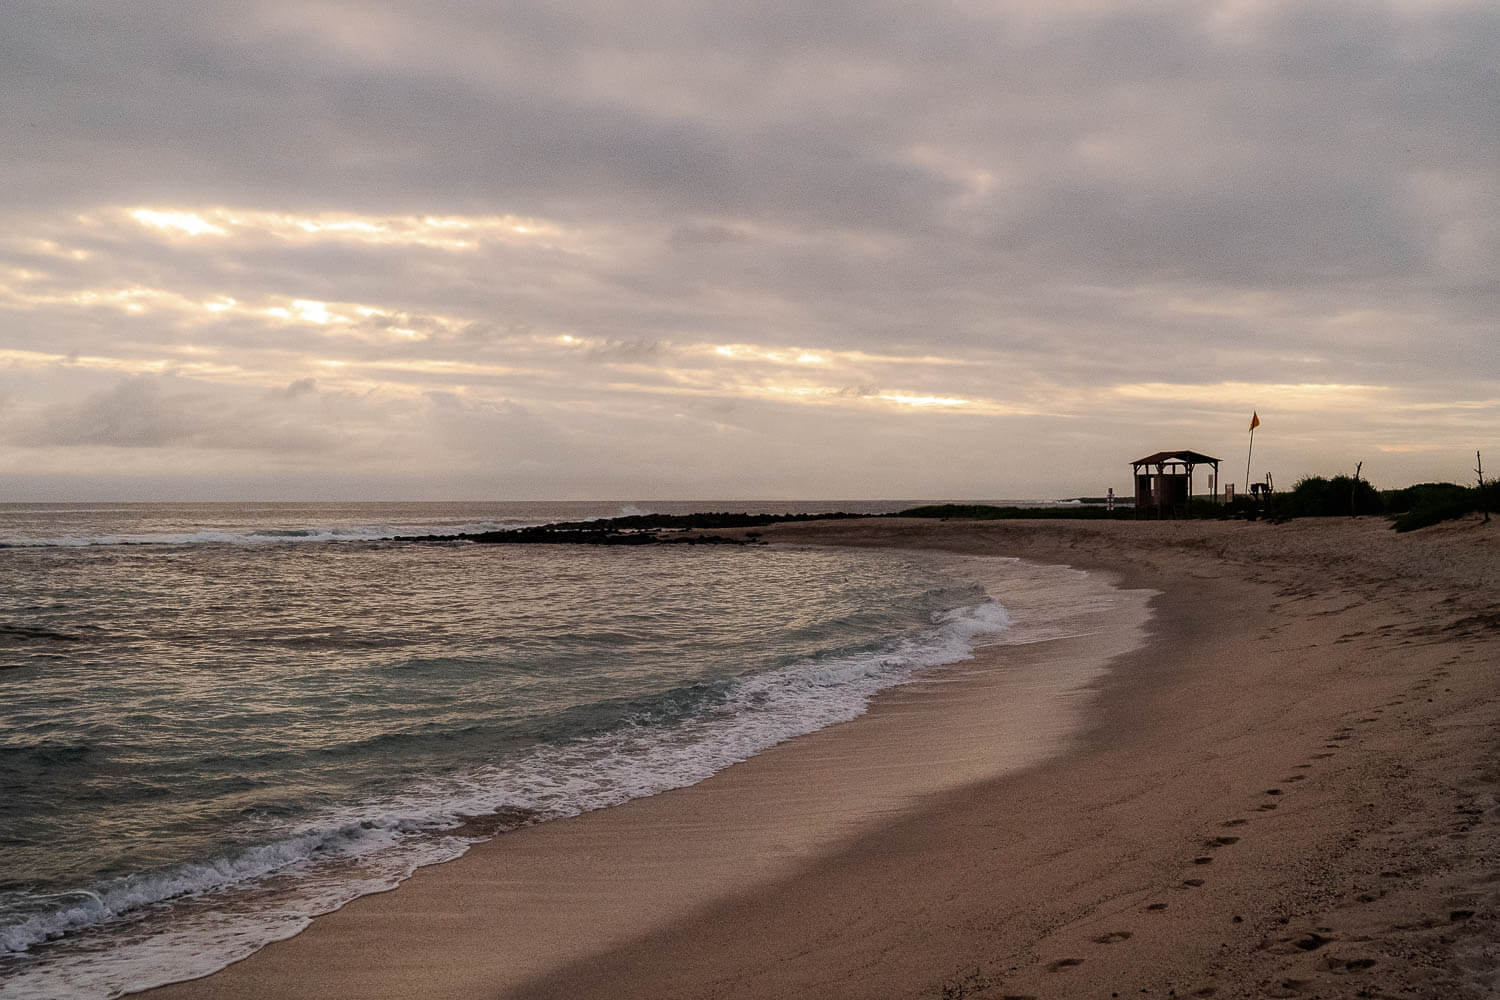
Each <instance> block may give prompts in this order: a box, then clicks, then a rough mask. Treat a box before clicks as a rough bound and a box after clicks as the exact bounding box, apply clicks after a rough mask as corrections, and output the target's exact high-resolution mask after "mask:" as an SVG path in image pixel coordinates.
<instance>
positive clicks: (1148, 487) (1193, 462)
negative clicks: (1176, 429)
mask: <svg viewBox="0 0 1500 1000" xmlns="http://www.w3.org/2000/svg"><path fill="white" fill-rule="evenodd" d="M1130 464H1131V467H1132V468H1134V469H1135V509H1136V512H1137V513H1140V512H1141V511H1149V512H1152V513H1154V514H1155V515H1156V516H1157V517H1164V516H1168V515H1171V516H1177V515H1180V514H1186V513H1187V506H1188V501H1189V500H1191V499H1192V497H1193V468H1194V466H1198V465H1208V466H1212V467H1213V470H1214V471H1213V477H1214V484H1215V486H1216V487H1217V484H1218V481H1219V460H1218V459H1217V458H1214V457H1212V456H1210V455H1203V454H1200V453H1199V452H1196V451H1159V452H1157V453H1156V454H1154V455H1147V456H1146V457H1145V458H1138V459H1136V460H1135V461H1134V462H1131V463H1130Z"/></svg>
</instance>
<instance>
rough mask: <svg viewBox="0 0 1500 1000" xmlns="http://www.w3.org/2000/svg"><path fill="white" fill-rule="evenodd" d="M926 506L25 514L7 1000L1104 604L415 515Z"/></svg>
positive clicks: (11, 601) (306, 904)
mask: <svg viewBox="0 0 1500 1000" xmlns="http://www.w3.org/2000/svg"><path fill="white" fill-rule="evenodd" d="M906 506H910V503H909V502H904V501H889V502H846V503H831V504H830V503H762V504H748V505H747V504H745V503H743V502H739V503H728V502H710V501H705V502H694V503H689V502H672V503H646V502H636V503H618V502H615V503H453V504H443V503H422V504H383V503H344V504H330V503H304V504H272V503H256V504H104V503H95V504H9V505H0V694H3V698H0V997H4V998H7V1000H9V998H18V1000H19V998H54V997H63V996H67V997H78V998H96V997H97V998H107V997H113V996H118V995H121V994H122V993H127V992H133V991H136V990H140V989H145V988H148V987H150V986H153V985H159V984H161V983H165V982H171V981H176V980H180V979H184V978H191V977H194V976H198V975H203V974H206V973H208V972H210V971H213V970H215V969H218V968H221V967H223V966H224V965H226V964H228V963H230V962H232V961H234V960H237V959H239V958H242V957H244V956H245V955H247V954H250V953H251V952H253V951H255V950H257V949H258V948H260V947H262V946H264V945H265V944H266V943H268V942H270V941H274V940H277V939H280V938H284V937H287V936H289V935H291V934H295V933H296V932H297V931H298V930H300V929H301V928H303V927H304V926H306V924H307V923H308V921H309V920H310V919H311V917H312V916H313V915H315V914H317V913H320V912H326V911H329V910H332V909H336V908H337V907H339V906H341V905H343V904H344V903H346V902H348V901H349V900H351V899H354V898H356V897H358V896H360V895H364V894H367V893H370V892H376V891H381V890H384V889H387V888H389V887H391V886H392V885H394V884H396V883H398V882H400V881H401V880H402V879H404V878H406V877H407V876H408V875H410V874H411V872H412V871H413V870H415V869H416V868H417V867H420V866H422V865H426V864H432V863H436V862H441V861H444V860H449V859H452V858H455V857H457V856H459V855H460V854H462V853H463V852H464V851H465V850H466V849H467V847H468V846H469V845H471V844H473V843H475V842H476V841H479V840H484V839H488V838H491V837H493V836H496V835H497V834H501V833H503V831H505V830H507V829H512V828H515V827H518V826H521V825H526V824H532V823H540V822H546V821H549V820H553V819H557V818H561V817H566V816H571V815H575V814H578V813H581V812H584V811H588V810H592V809H598V808H602V807H607V806H610V805H614V804H618V803H621V802H625V801H627V800H630V799H633V798H638V797H641V796H646V795H652V794H655V793H658V792H661V791H664V790H667V789H671V788H676V787H681V786H685V785H690V784H693V783H695V782H698V781H701V780H703V779H704V778H706V777H708V776H710V775H712V774H713V773H715V772H717V771H719V770H721V769H723V768H724V767H727V766H729V765H731V764H733V763H734V762H736V761H740V760H743V759H745V758H747V757H749V756H751V755H753V754H755V753H757V752H759V751H761V750H764V749H766V748H768V747H771V746H774V745H775V744H777V743H779V742H782V741H784V740H786V739H789V738H792V737H794V736H798V735H801V734H805V733H808V732H812V731H814V730H817V729H820V728H823V727H825V726H828V725H832V724H835V723H838V722H843V721H847V720H849V719H852V718H854V717H856V716H857V715H859V714H861V713H862V712H863V711H864V710H865V707H866V706H867V705H868V703H869V701H870V699H871V698H872V697H873V696H874V695H875V694H877V693H878V692H879V691H881V690H883V689H885V688H888V687H891V686H893V685H897V684H902V683H905V682H907V681H910V680H911V679H913V678H914V677H917V676H919V675H920V673H921V672H922V671H923V670H926V669H928V668H932V667H935V666H939V665H942V664H949V663H955V662H959V661H962V660H965V659H967V658H969V657H970V656H971V655H972V652H973V649H974V648H975V646H976V645H977V644H983V643H991V642H1001V641H1009V642H1015V641H1032V640H1034V639H1036V638H1039V637H1045V635H1046V634H1048V633H1047V629H1049V628H1064V629H1065V628H1067V627H1070V626H1068V625H1067V622H1068V621H1070V620H1071V617H1070V616H1072V615H1074V613H1075V612H1077V611H1078V610H1079V607H1081V605H1079V607H1071V610H1070V609H1069V608H1061V604H1066V603H1067V602H1068V601H1072V602H1073V604H1074V605H1078V604H1079V602H1080V601H1085V600H1097V599H1098V595H1097V594H1096V593H1095V592H1094V591H1089V594H1091V595H1093V596H1091V597H1089V596H1086V595H1085V596H1080V595H1081V594H1082V592H1081V591H1080V592H1078V593H1076V594H1073V596H1071V597H1068V596H1066V595H1065V593H1064V591H1066V588H1065V587H1060V585H1057V584H1056V583H1055V581H1054V582H1053V583H1046V584H1045V585H1039V584H1038V582H1037V578H1036V577H1035V576H1034V575H1033V576H1030V577H1026V576H1025V575H1024V574H1022V575H1018V576H1017V577H1016V583H1015V590H1014V595H1013V596H1014V598H1015V599H1014V600H1013V601H1011V600H1009V599H1008V596H1007V594H1006V593H995V592H993V591H994V590H995V589H996V587H995V585H994V584H993V582H991V583H990V584H989V585H988V589H987V587H986V585H985V584H982V583H980V582H978V581H977V579H976V577H975V576H974V575H973V574H968V573H965V572H964V571H963V566H964V563H963V561H962V560H956V559H954V558H952V557H941V556H939V555H937V554H932V553H921V552H896V551H888V550H886V551H867V550H856V549H848V550H845V549H834V548H813V547H806V548H782V547H774V548H765V547H749V548H739V547H729V546H693V547H687V546H652V547H639V548H638V547H630V548H596V547H591V546H552V545H536V546H532V545H525V546H485V545H473V544H467V543H450V544H426V543H423V544H418V543H406V542H396V541H393V540H392V538H393V536H396V535H423V534H446V533H457V532H463V531H487V530H497V529H503V528H508V527H520V526H524V525H532V524H541V523H549V522H553V521H559V520H582V519H589V518H601V517H613V516H620V515H626V514H634V513H648V512H649V513H667V514H673V513H690V512H695V511H704V510H744V511H750V512H768V513H786V512H799V511H817V510H848V511H852V512H857V513H883V512H888V511H894V510H898V509H901V508H903V507H906ZM987 579H989V580H991V581H993V579H994V578H993V576H990V577H987ZM1038 586H1041V587H1042V591H1044V592H1045V593H1043V594H1042V596H1040V597H1039V596H1038V589H1037V588H1038ZM1049 588H1050V589H1049ZM1002 589H1003V588H1002ZM1048 595H1051V596H1048ZM1049 602H1050V604H1051V605H1053V606H1054V608H1053V610H1054V612H1055V613H1053V614H1051V615H1050V616H1049V615H1047V614H1039V613H1038V612H1037V609H1038V608H1043V607H1047V606H1049ZM1059 602H1061V604H1059ZM1019 606H1024V607H1025V608H1027V609H1030V610H1029V611H1027V612H1026V613H1025V614H1022V615H1021V616H1020V620H1018V618H1017V613H1016V609H1017V607H1019ZM1059 609H1060V610H1059Z"/></svg>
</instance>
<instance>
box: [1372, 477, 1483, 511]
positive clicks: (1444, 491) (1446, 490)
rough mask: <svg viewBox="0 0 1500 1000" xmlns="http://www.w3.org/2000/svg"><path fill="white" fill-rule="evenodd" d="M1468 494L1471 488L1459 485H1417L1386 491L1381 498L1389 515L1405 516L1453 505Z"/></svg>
mask: <svg viewBox="0 0 1500 1000" xmlns="http://www.w3.org/2000/svg"><path fill="white" fill-rule="evenodd" d="M1468 492H1469V487H1467V486H1460V485H1458V484H1457V483H1417V484H1416V485H1415V486H1408V487H1406V488H1405V489H1400V490H1384V491H1382V492H1381V494H1380V496H1381V499H1382V500H1384V501H1385V512H1386V513H1387V514H1405V513H1406V512H1407V511H1410V510H1417V509H1418V508H1421V507H1433V506H1438V505H1441V504H1449V503H1453V502H1454V501H1456V500H1459V499H1461V498H1462V497H1463V496H1464V495H1465V494H1467V493H1468Z"/></svg>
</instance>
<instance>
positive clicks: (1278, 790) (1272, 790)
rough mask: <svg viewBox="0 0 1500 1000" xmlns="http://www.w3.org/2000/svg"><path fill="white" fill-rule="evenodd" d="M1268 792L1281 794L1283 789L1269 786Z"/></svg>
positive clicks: (1268, 793) (1269, 793)
mask: <svg viewBox="0 0 1500 1000" xmlns="http://www.w3.org/2000/svg"><path fill="white" fill-rule="evenodd" d="M1266 794H1267V795H1280V794H1281V789H1279V788H1267V789H1266Z"/></svg>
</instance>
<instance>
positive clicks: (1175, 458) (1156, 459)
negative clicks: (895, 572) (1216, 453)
mask: <svg viewBox="0 0 1500 1000" xmlns="http://www.w3.org/2000/svg"><path fill="white" fill-rule="evenodd" d="M1218 461H1219V460H1218V459H1217V458H1214V457H1213V456H1212V455H1205V454H1203V453H1202V452H1197V451H1159V452H1157V453H1156V454H1155V455H1147V456H1146V457H1145V458H1138V459H1136V460H1135V461H1134V462H1131V463H1130V464H1131V465H1162V464H1164V463H1166V462H1184V463H1186V464H1188V465H1211V464H1214V463H1217V462H1218Z"/></svg>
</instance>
